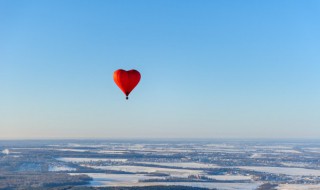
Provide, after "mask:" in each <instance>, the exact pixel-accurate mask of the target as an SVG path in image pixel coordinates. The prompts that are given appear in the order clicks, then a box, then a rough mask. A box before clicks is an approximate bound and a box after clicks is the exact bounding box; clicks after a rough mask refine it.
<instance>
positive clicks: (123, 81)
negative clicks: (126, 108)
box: [113, 69, 141, 99]
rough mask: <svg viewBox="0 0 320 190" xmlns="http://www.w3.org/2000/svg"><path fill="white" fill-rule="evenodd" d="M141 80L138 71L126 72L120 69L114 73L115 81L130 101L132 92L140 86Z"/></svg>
mask: <svg viewBox="0 0 320 190" xmlns="http://www.w3.org/2000/svg"><path fill="white" fill-rule="evenodd" d="M140 79H141V75H140V73H139V72H138V71H137V70H130V71H125V70H122V69H119V70H116V71H115V72H114V73H113V80H114V82H115V83H116V84H117V86H118V87H119V88H120V89H121V90H122V92H123V93H124V94H125V95H126V99H128V96H129V94H130V92H131V91H132V90H133V89H134V88H135V87H136V86H137V85H138V83H139V81H140Z"/></svg>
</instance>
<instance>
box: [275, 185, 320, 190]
mask: <svg viewBox="0 0 320 190" xmlns="http://www.w3.org/2000/svg"><path fill="white" fill-rule="evenodd" d="M277 189H278V190H319V189H320V184H317V185H308V184H281V185H279V186H278V187H277Z"/></svg>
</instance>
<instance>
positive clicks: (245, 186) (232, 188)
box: [70, 173, 261, 190]
mask: <svg viewBox="0 0 320 190" xmlns="http://www.w3.org/2000/svg"><path fill="white" fill-rule="evenodd" d="M80 174H82V173H70V175H80ZM84 174H86V175H88V176H90V177H92V178H93V181H92V182H91V184H90V186H96V187H97V186H98V187H103V186H104V187H107V186H155V185H182V186H191V187H204V188H217V189H219V190H255V189H256V188H257V187H258V186H260V185H261V183H208V182H146V183H145V182H139V180H146V179H163V177H152V176H145V175H142V174H102V173H84Z"/></svg>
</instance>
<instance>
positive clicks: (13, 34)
mask: <svg viewBox="0 0 320 190" xmlns="http://www.w3.org/2000/svg"><path fill="white" fill-rule="evenodd" d="M319 19H320V1H316V0H314V1H313V0H310V1H303V0H300V1H299V0H283V1H275V0H271V1H253V0H252V1H251V0H248V1H229V0H226V1H225V0H223V1H222V0H221V1H211V0H201V1H196V0H187V1H182V0H161V1H160V0H155V1H147V0H136V1H128V0H124V1H119V0H109V1H89V0H70V1H62V0H58V1H54V0H49V1H40V0H34V1H11V0H3V1H0V129H1V131H0V139H30V138H34V139H43V138H51V139H52V138H58V139H61V138H309V139H316V138H319V134H320V24H319ZM117 69H125V70H129V69H136V70H139V71H140V73H141V75H142V78H141V82H140V84H139V85H138V86H137V87H136V88H135V89H134V91H133V92H132V93H131V94H130V99H129V100H128V101H127V100H125V96H124V94H123V93H122V92H121V91H120V90H119V88H118V87H117V86H116V85H115V84H114V81H113V79H112V75H113V72H114V71H115V70H117Z"/></svg>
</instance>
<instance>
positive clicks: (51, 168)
mask: <svg viewBox="0 0 320 190" xmlns="http://www.w3.org/2000/svg"><path fill="white" fill-rule="evenodd" d="M76 170H77V169H76V168H71V167H68V166H49V172H61V171H76Z"/></svg>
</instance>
